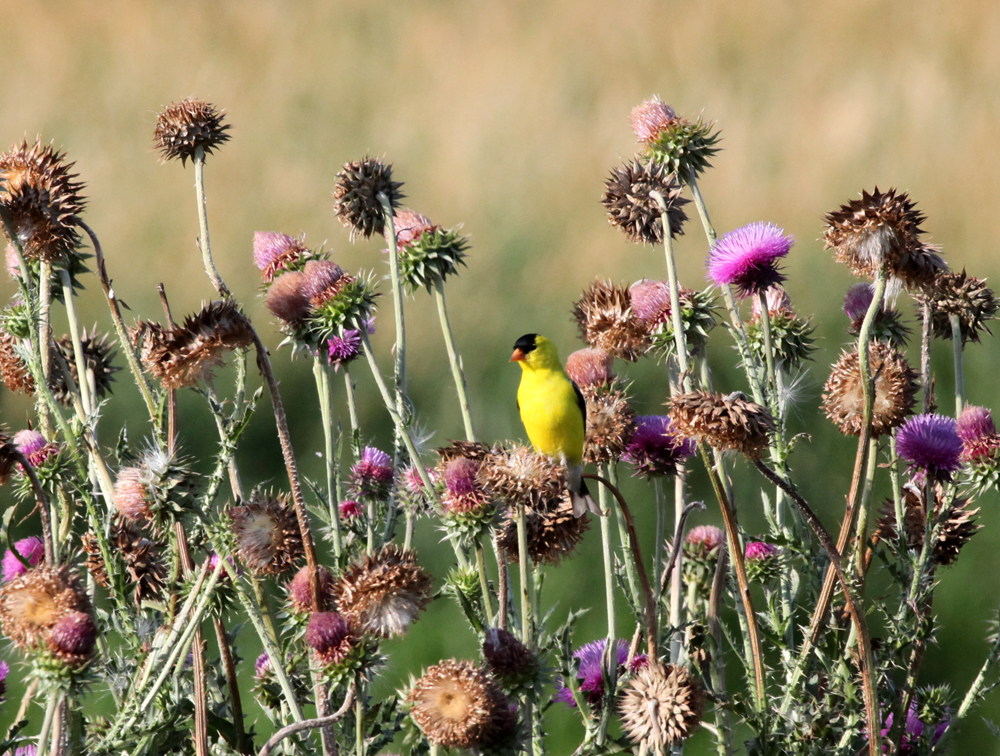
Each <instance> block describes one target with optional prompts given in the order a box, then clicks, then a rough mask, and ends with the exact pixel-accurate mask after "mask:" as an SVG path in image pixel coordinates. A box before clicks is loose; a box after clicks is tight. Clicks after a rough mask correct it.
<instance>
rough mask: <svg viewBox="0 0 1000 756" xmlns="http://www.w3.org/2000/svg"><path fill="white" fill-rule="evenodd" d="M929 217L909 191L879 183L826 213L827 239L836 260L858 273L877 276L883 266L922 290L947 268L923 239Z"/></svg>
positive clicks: (903, 281)
mask: <svg viewBox="0 0 1000 756" xmlns="http://www.w3.org/2000/svg"><path fill="white" fill-rule="evenodd" d="M924 219H925V218H924V214H923V213H922V212H920V211H919V210H917V207H916V203H915V202H913V201H912V200H911V199H910V198H909V195H907V194H906V192H899V193H897V192H896V190H895V189H890V190H889V191H887V192H881V191H879V189H878V187H875V191H874V192H873V193H871V194H869V193H868V192H867V191H863V192H862V193H861V199H859V200H851V201H850V202H848V203H847V204H846V205H841V207H840V208H839V209H838V210H835V211H834V212H832V213H830V214H828V215H827V216H826V217H825V218H824V221H825V222H826V224H827V227H826V230H825V231H824V234H823V240H824V242H825V244H826V248H827V249H832V250H834V258H835V259H836V260H837V262H842V263H845V264H846V265H847V266H848V267H849V268H850V269H851V272H852V273H854V274H855V275H856V276H861V277H862V278H871V279H874V278H875V276H876V273H877V272H878V271H879V270H880V269H884V270H886V271H887V272H888V273H889V274H890V275H892V276H895V277H896V278H899V279H900V280H901V281H902V283H903V284H904V285H905V286H907V288H910V289H919V288H921V287H923V286H927V285H928V284H930V283H932V282H933V281H934V279H935V278H936V277H937V276H938V275H940V274H941V273H943V272H946V271H947V266H946V265H945V262H944V260H943V259H942V258H941V256H940V255H939V254H938V253H937V251H936V250H935V249H934V248H933V247H931V246H930V245H928V244H926V243H925V242H924V241H923V239H922V238H921V237H922V236H923V233H924V231H923V229H922V228H921V227H920V224H921V223H923V222H924Z"/></svg>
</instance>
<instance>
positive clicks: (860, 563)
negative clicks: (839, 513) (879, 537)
mask: <svg viewBox="0 0 1000 756" xmlns="http://www.w3.org/2000/svg"><path fill="white" fill-rule="evenodd" d="M877 467H878V439H876V438H873V439H872V440H871V441H870V442H869V449H868V465H867V468H866V469H865V481H864V485H863V486H862V488H861V502H860V504H859V506H858V529H857V533H856V535H855V536H854V556H853V557H852V559H853V560H854V562H855V565H854V566H855V568H856V571H857V574H858V585H859V588H858V590H859V591H863V590H864V586H865V582H864V581H865V576H866V575H867V574H868V569H867V563H866V561H865V544H866V543H868V507H869V505H870V504H871V495H872V488H873V486H874V483H875V469H876V468H877Z"/></svg>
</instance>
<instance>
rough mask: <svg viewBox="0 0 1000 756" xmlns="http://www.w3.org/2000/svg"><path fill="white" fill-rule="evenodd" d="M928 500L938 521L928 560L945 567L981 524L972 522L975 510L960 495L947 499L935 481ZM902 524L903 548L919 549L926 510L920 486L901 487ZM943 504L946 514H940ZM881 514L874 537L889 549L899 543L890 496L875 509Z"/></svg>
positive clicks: (925, 523) (894, 511)
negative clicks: (903, 531)
mask: <svg viewBox="0 0 1000 756" xmlns="http://www.w3.org/2000/svg"><path fill="white" fill-rule="evenodd" d="M931 490H932V500H933V506H934V509H935V512H936V513H938V514H937V515H936V516H937V517H940V519H941V520H942V524H941V525H940V526H939V529H938V530H937V540H936V541H935V542H934V543H933V544H932V547H931V548H932V552H931V554H932V560H933V562H934V564H939V565H942V566H948V565H950V564H954V563H955V560H957V559H958V554H959V552H960V551H961V550H962V547H963V546H965V544H967V543H968V542H969V540H970V539H971V538H972V536H974V535H975V534H976V532H977V531H978V530H979V529H980V528H981V527H982V525H980V524H979V523H977V522H976V520H975V517H976V515H978V514H979V510H978V509H970V508H969V504H970V502H969V500H968V499H966V498H963V497H960V496H956V497H954V498H953V499H951V500H950V502H949V500H948V498H946V494H945V491H944V489H943V488H942V487H941V486H940V485H938V484H935V485H934V486H932V489H931ZM901 495H902V497H903V523H904V530H905V536H906V545H907V548H909V549H913V550H919V549H920V548H921V546H922V545H923V542H924V532H925V530H926V527H927V511H926V509H925V507H924V491H923V487H922V486H916V485H914V484H912V483H910V484H907V485H906V486H904V487H903V490H902V492H901ZM945 506H947V507H948V512H947V514H946V515H943V516H942V515H941V514H940V513H941V512H942V508H943V507H945ZM879 511H880V513H881V515H882V517H881V519H880V520H879V524H878V528H877V529H876V531H875V537H876V539H877V540H880V541H884V542H885V543H887V544H888V545H889V548H890V549H892V550H893V551H895V550H896V545H897V544H898V543H899V532H898V530H897V528H896V507H895V503H894V502H893V500H892V499H887V500H886V501H885V503H884V504H883V505H882V508H881V509H880V510H879Z"/></svg>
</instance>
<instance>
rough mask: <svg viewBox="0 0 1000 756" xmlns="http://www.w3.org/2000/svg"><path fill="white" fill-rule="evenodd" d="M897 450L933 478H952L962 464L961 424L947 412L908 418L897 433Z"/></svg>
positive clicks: (918, 469)
mask: <svg viewBox="0 0 1000 756" xmlns="http://www.w3.org/2000/svg"><path fill="white" fill-rule="evenodd" d="M896 453H897V454H899V456H900V457H902V458H903V459H905V460H906V461H907V462H909V463H910V465H911V469H913V470H916V471H919V472H920V473H923V474H925V475H927V476H929V477H930V478H931V479H932V480H951V476H952V473H954V472H957V471H958V469H959V468H960V467H961V466H962V462H961V457H962V439H961V438H959V436H958V425H957V424H956V422H955V420H954V419H953V418H950V417H946V416H945V415H937V414H932V413H926V414H922V415H914V416H913V417H908V418H907V419H906V421H905V422H904V423H903V425H902V427H901V428H900V429H899V430H898V431H897V432H896Z"/></svg>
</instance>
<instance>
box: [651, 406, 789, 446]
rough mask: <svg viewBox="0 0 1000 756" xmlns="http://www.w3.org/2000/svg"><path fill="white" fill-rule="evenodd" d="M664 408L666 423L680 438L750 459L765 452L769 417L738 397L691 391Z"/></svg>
mask: <svg viewBox="0 0 1000 756" xmlns="http://www.w3.org/2000/svg"><path fill="white" fill-rule="evenodd" d="M668 406H669V407H670V420H671V422H673V423H675V424H676V426H677V432H678V433H679V434H680V435H681V436H687V437H689V438H694V439H697V440H699V441H706V442H708V444H709V445H710V446H712V447H714V448H716V449H719V450H720V451H728V450H735V451H738V452H741V453H743V454H745V455H747V456H748V457H750V458H751V459H756V458H758V457H759V456H760V453H761V452H762V451H763V450H764V449H766V448H767V445H768V442H769V440H770V436H771V434H772V433H774V431H775V425H774V419H773V418H772V417H771V415H770V413H768V411H767V410H766V409H764V408H763V407H761V406H760V405H759V404H756V403H754V402H751V401H749V400H748V399H747V398H746V397H745V396H743V395H742V394H739V393H736V394H730V395H729V396H723V395H722V394H711V393H708V392H707V391H692V392H689V393H687V394H678V395H677V396H675V397H674V398H673V399H672V400H670V402H669V403H668Z"/></svg>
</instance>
